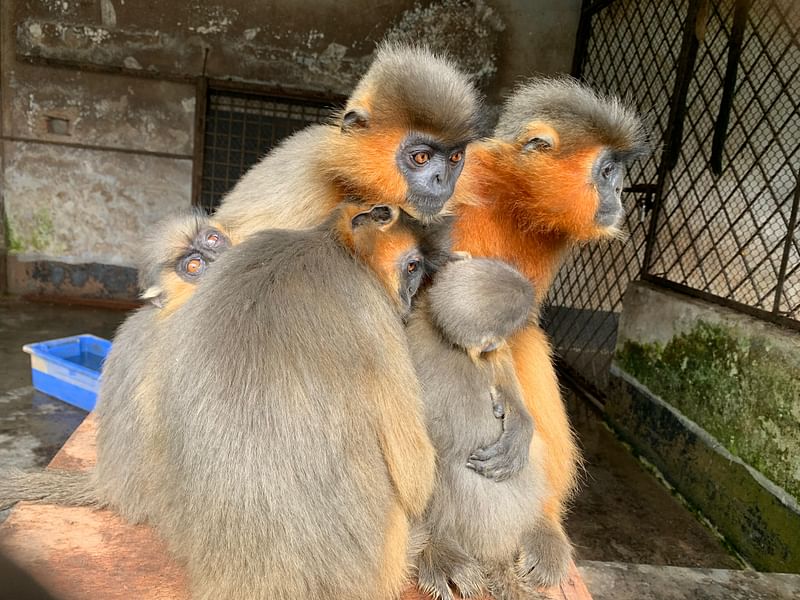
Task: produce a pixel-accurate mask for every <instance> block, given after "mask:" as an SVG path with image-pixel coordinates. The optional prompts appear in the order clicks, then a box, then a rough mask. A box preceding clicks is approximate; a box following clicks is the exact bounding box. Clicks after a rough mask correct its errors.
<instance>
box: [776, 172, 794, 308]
mask: <svg viewBox="0 0 800 600" xmlns="http://www.w3.org/2000/svg"><path fill="white" fill-rule="evenodd" d="M798 205H800V174H798V176H797V184H796V185H795V188H794V200H793V201H792V214H791V216H790V217H789V225H788V227H787V228H786V244H785V245H784V246H783V256H782V257H781V268H780V270H779V271H778V283H777V285H776V289H775V303H774V304H773V305H772V312H773V313H775V314H776V315H777V314H778V313H779V312H780V308H781V297H782V296H783V285H784V284H785V283H786V268H787V266H788V264H789V253H790V250H791V248H792V240H793V239H794V230H795V229H796V228H797V207H798Z"/></svg>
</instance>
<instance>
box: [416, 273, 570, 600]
mask: <svg viewBox="0 0 800 600" xmlns="http://www.w3.org/2000/svg"><path fill="white" fill-rule="evenodd" d="M533 298H534V294H533V289H532V287H531V285H530V284H529V282H528V281H527V279H525V278H524V277H523V276H522V275H521V274H520V273H518V272H517V271H516V270H514V269H513V268H511V267H510V266H508V265H507V264H505V263H501V262H499V261H493V260H487V259H474V260H463V261H454V262H451V263H449V264H448V265H446V266H445V267H443V268H442V270H441V271H440V272H439V273H438V274H437V275H436V277H435V278H434V281H433V283H432V284H431V286H430V287H429V288H428V289H427V290H426V291H424V292H423V293H422V294H421V295H420V296H419V297H418V299H417V306H416V308H415V309H414V310H413V311H412V313H411V316H410V318H409V321H408V325H407V328H406V329H407V335H408V339H409V346H410V348H411V356H412V359H413V361H414V364H415V366H416V369H417V374H418V376H419V380H420V385H421V387H422V395H423V405H424V407H425V420H426V424H427V426H428V432H429V435H430V436H431V440H432V442H433V444H434V447H435V448H436V451H437V483H436V487H435V489H434V493H433V496H432V498H431V501H430V504H429V506H428V508H427V511H426V513H425V517H424V523H425V526H426V528H427V530H428V532H429V534H430V539H429V542H428V544H427V545H426V547H425V548H424V550H423V552H422V553H421V555H420V556H419V559H418V570H419V580H420V587H422V588H423V589H425V590H426V591H428V592H429V593H431V594H432V595H433V596H434V597H435V598H443V599H446V600H450V599H452V598H453V596H452V592H451V590H450V585H451V584H452V585H453V586H455V587H456V588H458V590H459V592H460V594H461V596H462V597H475V596H477V595H479V594H480V593H481V592H482V590H483V589H484V588H488V590H489V591H490V592H491V593H492V594H493V595H494V596H495V597H496V598H497V599H498V600H522V599H524V598H536V597H539V596H537V595H536V594H537V593H536V588H537V587H538V586H539V585H549V584H552V583H555V582H557V581H558V580H559V579H560V578H561V576H562V575H563V572H564V571H565V570H566V568H567V566H568V563H569V559H570V546H569V542H568V540H566V538H564V537H563V536H561V535H560V532H556V531H552V528H551V526H550V525H549V522H548V521H547V520H546V519H543V518H542V512H541V502H542V498H543V496H544V495H545V494H546V493H547V483H546V481H545V480H544V477H543V471H542V465H541V459H542V455H543V453H542V450H543V448H542V443H541V439H540V438H539V437H538V436H537V434H536V433H535V429H534V426H533V425H534V424H533V423H531V420H530V416H529V415H528V413H527V411H526V409H525V406H524V404H523V401H522V398H521V392H520V389H519V383H518V381H517V379H516V373H515V369H514V363H513V359H512V357H511V354H510V351H509V349H508V347H507V346H505V344H504V341H505V340H504V338H506V337H508V336H510V335H511V334H513V333H514V332H515V331H516V330H518V329H519V328H520V327H522V326H524V325H525V324H526V323H527V322H528V319H529V318H530V314H529V313H530V311H531V308H532V304H533ZM476 344H477V347H478V348H486V349H487V351H480V352H477V353H476V352H472V351H471V349H472V348H473V347H474V346H475V345H476ZM498 403H501V404H502V405H503V406H502V410H500V411H498V410H497V404H498ZM503 414H504V415H505V416H504V417H503V419H502V420H501V419H498V416H502V415H503ZM498 446H499V447H498ZM475 448H482V450H478V451H475V450H474V449H475ZM490 450H491V452H490ZM498 461H499V462H498ZM478 463H482V468H483V469H489V470H490V471H491V468H490V467H494V468H496V467H498V466H501V467H502V469H503V471H502V476H497V475H498V473H497V472H496V471H495V472H494V473H492V472H489V473H481V470H480V469H478V468H476V467H477V464H478ZM475 471H478V472H475ZM482 475H486V476H482Z"/></svg>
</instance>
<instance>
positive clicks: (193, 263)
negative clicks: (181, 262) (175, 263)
mask: <svg viewBox="0 0 800 600" xmlns="http://www.w3.org/2000/svg"><path fill="white" fill-rule="evenodd" d="M202 269H203V260H202V259H201V258H192V259H191V260H189V261H187V263H186V272H187V273H189V275H197V274H198V273H200V271H201V270H202Z"/></svg>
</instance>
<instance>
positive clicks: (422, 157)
mask: <svg viewBox="0 0 800 600" xmlns="http://www.w3.org/2000/svg"><path fill="white" fill-rule="evenodd" d="M411 158H413V159H414V162H415V163H417V164H418V165H424V164H425V163H426V162H428V161H429V160H430V159H431V155H430V154H429V153H427V152H415V153H414V154H412V155H411Z"/></svg>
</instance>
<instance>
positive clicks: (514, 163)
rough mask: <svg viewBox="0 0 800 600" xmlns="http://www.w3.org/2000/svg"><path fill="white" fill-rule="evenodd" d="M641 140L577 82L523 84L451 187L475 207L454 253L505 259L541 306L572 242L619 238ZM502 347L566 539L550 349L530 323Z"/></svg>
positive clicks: (560, 415)
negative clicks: (509, 357) (627, 177)
mask: <svg viewBox="0 0 800 600" xmlns="http://www.w3.org/2000/svg"><path fill="white" fill-rule="evenodd" d="M646 137H647V136H646V133H645V130H644V128H643V126H642V123H641V121H640V119H639V118H638V117H637V115H636V114H635V113H634V112H633V111H632V110H630V109H629V108H626V107H625V106H624V105H623V104H622V103H621V102H620V101H619V100H618V99H616V98H613V97H603V96H600V95H598V94H596V93H594V92H593V91H592V90H591V89H589V88H588V87H586V86H584V85H582V84H580V83H578V82H577V81H574V80H571V79H534V80H532V81H530V82H529V83H527V84H525V85H523V86H521V87H520V88H518V89H517V90H516V91H515V92H514V94H513V95H512V96H511V97H510V98H509V100H508V102H507V103H506V105H505V108H504V109H503V111H502V113H501V116H500V120H499V123H498V125H497V128H496V129H495V132H494V137H493V138H491V139H488V140H483V141H480V142H477V143H475V144H472V145H470V148H469V152H470V162H469V163H468V164H467V166H466V168H465V170H464V174H463V175H462V180H461V183H460V184H459V185H463V186H464V188H465V189H467V190H469V192H468V193H470V194H471V195H473V196H474V198H475V199H476V200H477V201H476V202H473V203H471V204H462V205H460V206H459V207H458V211H457V218H456V220H455V222H454V226H453V247H454V249H455V250H460V251H466V252H469V253H471V254H472V255H474V256H487V257H493V258H497V259H500V260H504V261H507V262H509V263H510V264H512V265H514V266H515V267H516V268H517V269H519V270H520V271H521V272H522V273H523V274H525V275H526V276H527V277H528V279H529V280H530V281H531V282H532V283H533V284H534V287H535V289H536V296H537V300H542V299H543V298H544V297H545V295H546V293H547V290H548V288H549V286H550V284H551V282H552V280H553V277H554V275H555V273H556V271H557V269H558V267H559V266H560V264H561V262H562V260H563V257H564V255H565V254H566V252H567V251H568V250H569V249H570V248H571V247H572V246H573V245H574V244H576V243H578V242H582V241H587V240H592V239H597V238H602V237H608V236H615V235H617V232H618V229H617V227H618V225H619V222H620V220H621V219H622V217H623V214H624V213H623V207H622V203H621V192H622V189H623V185H624V183H623V178H624V169H625V165H626V164H627V163H628V162H629V161H631V160H634V159H636V158H637V157H640V156H642V155H643V154H644V153H645V152H646V151H647V140H646ZM510 341H511V349H512V354H513V356H514V362H515V365H516V373H517V376H518V378H519V381H520V385H521V389H522V396H523V399H524V401H525V405H526V407H527V409H528V412H529V413H530V415H531V416H532V417H533V420H534V422H535V423H536V427H537V432H538V435H539V436H540V437H541V440H542V448H543V450H542V452H543V464H544V471H545V479H546V482H547V484H548V493H547V495H546V496H545V498H544V505H543V510H544V514H545V516H546V517H547V519H548V520H549V522H550V525H551V530H552V531H558V532H560V533H559V537H564V536H565V534H564V532H563V526H562V523H561V522H562V518H563V514H564V510H565V505H566V502H567V501H568V499H569V497H570V496H571V494H572V492H573V490H574V488H575V485H576V474H577V465H578V460H579V458H578V450H577V447H576V444H575V440H574V436H573V433H572V430H571V428H570V425H569V420H568V417H567V414H566V411H565V408H564V403H563V401H562V399H561V394H560V391H559V387H558V381H557V378H556V375H555V371H554V369H553V368H552V366H551V349H550V344H549V342H548V340H547V337H546V335H545V334H544V332H543V331H542V330H541V329H540V328H539V327H538V326H536V325H535V324H531V325H529V326H528V327H526V328H524V329H523V330H522V331H520V332H518V333H517V334H516V335H514V336H513V337H512V338H511V340H510ZM564 574H566V571H565V572H564Z"/></svg>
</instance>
